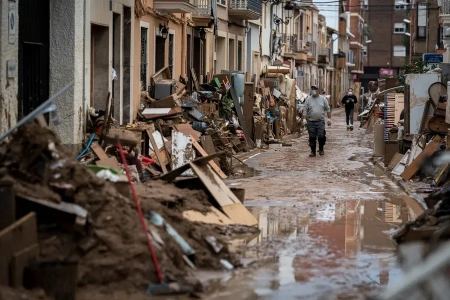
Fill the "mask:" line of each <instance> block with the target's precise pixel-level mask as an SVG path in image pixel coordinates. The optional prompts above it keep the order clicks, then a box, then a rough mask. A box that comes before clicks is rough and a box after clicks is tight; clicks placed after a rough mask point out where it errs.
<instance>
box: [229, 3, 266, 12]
mask: <svg viewBox="0 0 450 300" xmlns="http://www.w3.org/2000/svg"><path fill="white" fill-rule="evenodd" d="M228 1H229V2H230V8H231V9H249V10H252V11H254V12H257V13H260V14H261V13H262V2H261V1H260V0H228Z"/></svg>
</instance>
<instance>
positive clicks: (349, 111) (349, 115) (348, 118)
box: [345, 108, 355, 126]
mask: <svg viewBox="0 0 450 300" xmlns="http://www.w3.org/2000/svg"><path fill="white" fill-rule="evenodd" d="M354 113H355V108H346V109H345V122H347V126H353V115H354Z"/></svg>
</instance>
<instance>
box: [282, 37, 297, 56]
mask: <svg viewBox="0 0 450 300" xmlns="http://www.w3.org/2000/svg"><path fill="white" fill-rule="evenodd" d="M283 42H284V43H285V44H286V46H285V52H288V53H295V52H297V35H296V34H292V35H287V34H283Z"/></svg>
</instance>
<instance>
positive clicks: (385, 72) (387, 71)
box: [380, 68, 394, 76]
mask: <svg viewBox="0 0 450 300" xmlns="http://www.w3.org/2000/svg"><path fill="white" fill-rule="evenodd" d="M380 75H387V76H393V75H394V70H393V69H384V68H380Z"/></svg>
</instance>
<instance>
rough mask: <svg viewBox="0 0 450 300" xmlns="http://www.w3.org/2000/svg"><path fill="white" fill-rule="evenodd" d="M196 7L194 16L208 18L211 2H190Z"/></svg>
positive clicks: (208, 0)
mask: <svg viewBox="0 0 450 300" xmlns="http://www.w3.org/2000/svg"><path fill="white" fill-rule="evenodd" d="M191 1H192V2H193V3H194V5H195V6H196V9H195V11H194V12H193V14H194V15H198V16H210V15H211V0H191Z"/></svg>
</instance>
